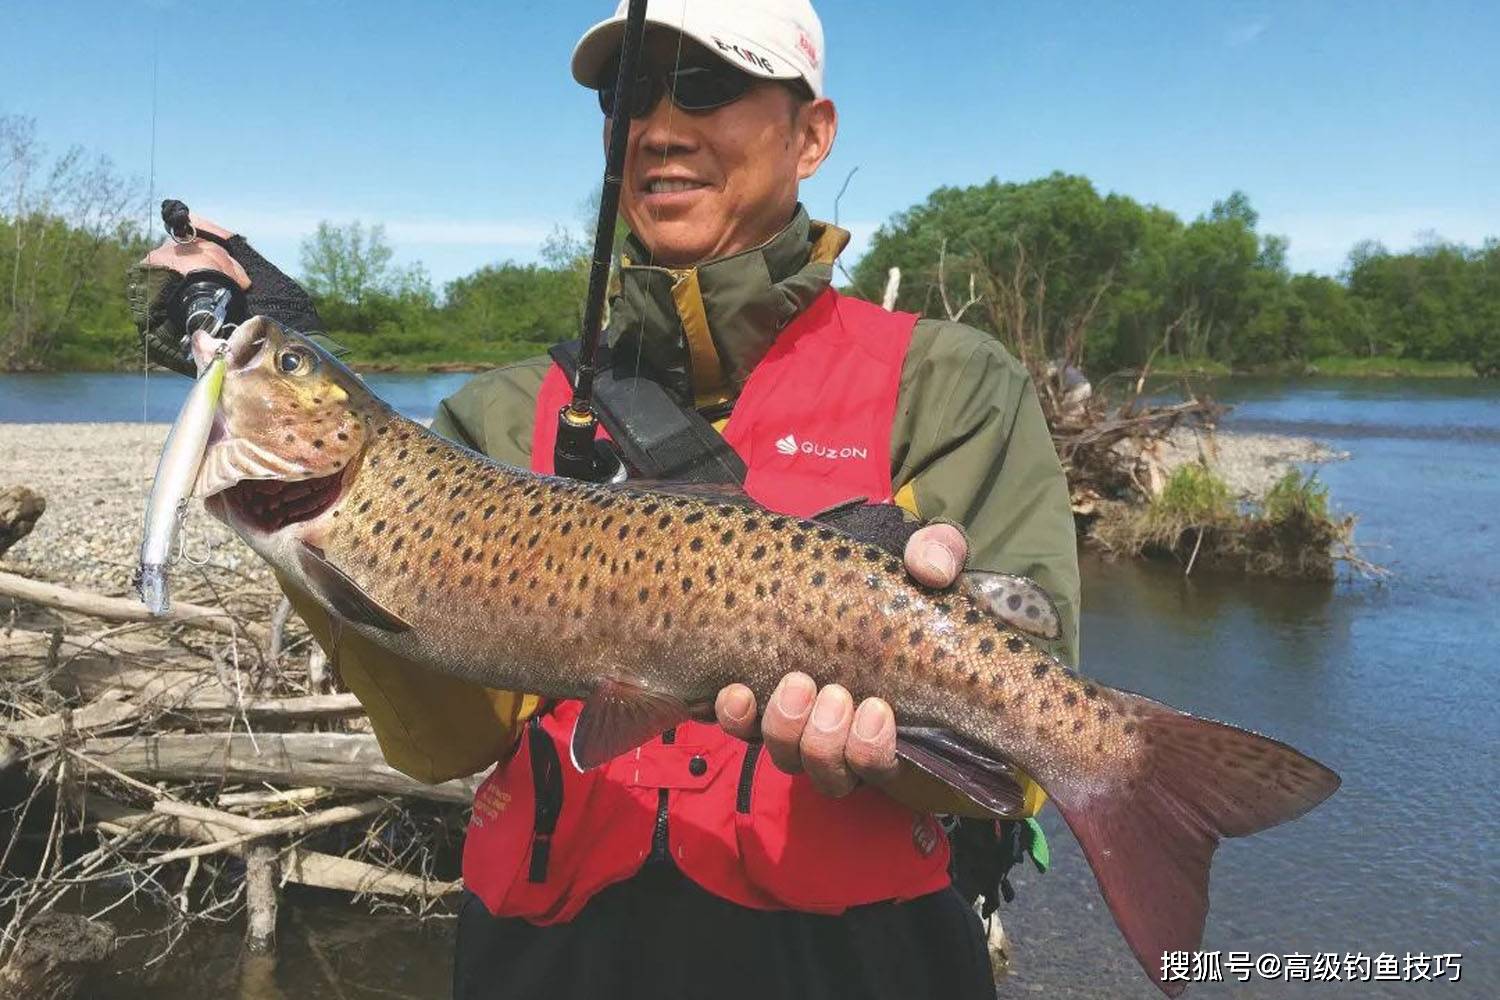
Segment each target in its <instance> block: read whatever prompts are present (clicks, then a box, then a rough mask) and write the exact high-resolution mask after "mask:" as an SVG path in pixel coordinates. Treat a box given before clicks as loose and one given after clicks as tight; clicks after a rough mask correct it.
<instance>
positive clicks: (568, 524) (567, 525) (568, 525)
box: [557, 521, 573, 535]
mask: <svg viewBox="0 0 1500 1000" xmlns="http://www.w3.org/2000/svg"><path fill="white" fill-rule="evenodd" d="M572 530H573V522H572V521H564V522H563V524H562V527H561V528H559V529H557V533H558V534H559V535H566V534H567V533H568V532H570V531H572Z"/></svg>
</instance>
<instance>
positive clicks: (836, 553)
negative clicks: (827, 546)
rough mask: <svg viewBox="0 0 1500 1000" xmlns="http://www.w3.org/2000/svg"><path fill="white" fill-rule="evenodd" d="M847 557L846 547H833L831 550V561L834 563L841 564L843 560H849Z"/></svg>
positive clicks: (847, 547) (848, 552)
mask: <svg viewBox="0 0 1500 1000" xmlns="http://www.w3.org/2000/svg"><path fill="white" fill-rule="evenodd" d="M849 555H850V551H849V546H847V545H839V546H835V548H834V550H833V559H834V561H835V562H843V561H844V560H845V559H848V558H849Z"/></svg>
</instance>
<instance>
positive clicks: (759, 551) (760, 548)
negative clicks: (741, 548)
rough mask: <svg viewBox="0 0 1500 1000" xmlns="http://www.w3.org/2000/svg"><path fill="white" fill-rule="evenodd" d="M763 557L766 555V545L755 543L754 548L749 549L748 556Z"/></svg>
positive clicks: (753, 557)
mask: <svg viewBox="0 0 1500 1000" xmlns="http://www.w3.org/2000/svg"><path fill="white" fill-rule="evenodd" d="M765 557H766V547H765V546H764V545H757V546H756V547H755V548H754V549H752V550H751V551H750V558H751V559H764V558H765Z"/></svg>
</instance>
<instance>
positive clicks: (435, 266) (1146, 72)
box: [0, 0, 1500, 282]
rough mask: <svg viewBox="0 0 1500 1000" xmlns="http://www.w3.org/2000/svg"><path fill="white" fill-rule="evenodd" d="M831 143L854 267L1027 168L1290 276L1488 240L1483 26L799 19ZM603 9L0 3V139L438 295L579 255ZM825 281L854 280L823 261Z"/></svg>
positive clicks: (149, 0) (1466, 13) (1248, 15)
mask: <svg viewBox="0 0 1500 1000" xmlns="http://www.w3.org/2000/svg"><path fill="white" fill-rule="evenodd" d="M817 7H818V9H819V12H820V14H821V16H822V18H823V23H824V30H825V34H826V36H827V40H828V53H827V64H828V67H829V68H828V81H827V85H828V90H829V93H830V95H831V96H833V97H834V98H835V100H836V101H837V102H838V105H839V109H840V116H841V125H840V132H839V137H838V142H837V144H836V146H835V149H834V153H833V155H832V157H831V158H830V159H829V161H828V162H827V164H825V166H824V168H823V171H822V173H821V174H820V175H819V176H818V177H817V178H815V179H814V180H813V181H812V182H811V183H809V184H808V185H807V186H806V187H805V189H804V200H805V201H806V202H807V204H808V206H809V208H810V209H811V210H812V212H813V214H814V215H815V216H818V217H821V218H831V217H832V215H833V210H834V197H835V195H836V194H837V192H838V189H839V186H840V184H841V183H842V182H843V180H844V177H845V176H846V174H847V173H848V172H849V170H850V169H852V168H854V167H856V166H857V167H858V168H859V170H858V173H857V174H856V175H855V176H854V178H853V180H852V182H851V183H850V185H849V189H848V192H847V193H846V194H845V195H844V197H843V199H842V201H841V203H840V205H839V216H840V221H841V223H842V224H844V225H846V226H848V227H849V228H851V229H852V230H853V231H854V233H855V244H854V246H853V247H852V248H851V249H852V251H853V255H857V252H858V250H859V248H860V247H861V246H862V245H863V244H864V242H865V241H866V240H867V239H868V237H869V235H870V233H872V232H873V231H874V229H875V228H876V227H877V226H878V225H879V224H880V223H881V222H883V221H884V220H886V219H888V218H889V217H890V216H891V215H892V214H893V213H896V212H898V211H901V210H902V209H904V208H907V207H909V206H910V205H912V204H915V203H918V202H920V201H921V200H923V199H924V198H925V197H926V196H927V194H928V193H929V192H930V191H931V190H932V189H933V188H935V187H937V186H939V185H943V184H970V183H976V182H981V181H984V180H987V179H988V178H990V177H991V176H997V177H1000V178H1001V179H1004V180H1025V179H1029V178H1033V177H1037V176H1040V175H1044V174H1046V173H1048V172H1050V171H1052V170H1064V171H1069V172H1076V173H1082V174H1086V175H1087V176H1089V177H1091V178H1092V179H1093V180H1094V182H1095V183H1096V184H1097V185H1098V186H1099V187H1100V188H1101V189H1104V190H1113V191H1118V192H1121V193H1124V194H1128V195H1131V196H1133V197H1135V198H1138V199H1141V200H1143V201H1148V202H1155V203H1157V204H1160V205H1162V206H1164V207H1166V208H1169V209H1172V210H1173V211H1176V212H1178V213H1179V214H1181V215H1183V216H1185V217H1192V216H1195V215H1197V214H1198V213H1200V212H1202V211H1204V210H1206V209H1207V208H1208V206H1209V205H1210V204H1211V203H1212V201H1213V200H1214V199H1215V198H1218V197H1222V196H1223V195H1225V194H1227V193H1228V192H1229V191H1231V190H1234V189H1236V188H1239V189H1243V190H1244V191H1246V192H1248V193H1249V195H1250V197H1251V200H1252V203H1253V204H1254V205H1255V207H1256V208H1257V209H1258V210H1259V211H1260V213H1261V220H1262V225H1261V228H1262V230H1263V231H1267V232H1276V233H1281V234H1284V235H1286V236H1288V237H1289V238H1290V239H1291V254H1290V258H1291V262H1292V264H1293V266H1295V267H1298V268H1302V269H1313V270H1320V271H1325V272H1329V273H1332V272H1336V271H1337V270H1338V268H1339V266H1340V264H1341V263H1342V261H1343V258H1344V255H1345V254H1346V253H1347V251H1348V249H1349V247H1350V246H1351V245H1352V244H1353V243H1354V242H1355V241H1356V240H1360V239H1366V238H1373V239H1380V240H1383V241H1385V242H1386V243H1387V244H1388V245H1390V246H1392V247H1393V248H1400V247H1405V246H1409V245H1411V244H1412V243H1413V242H1414V241H1417V240H1419V239H1421V238H1423V234H1428V233H1434V232H1435V233H1437V234H1440V235H1442V236H1444V237H1446V238H1449V239H1454V240H1460V241H1465V242H1470V243H1477V242H1479V241H1480V240H1482V239H1483V238H1484V237H1486V236H1491V235H1493V236H1500V58H1497V57H1496V52H1497V50H1500V4H1494V3H1478V2H1475V3H1457V2H1452V3H1422V4H1418V3H1385V2H1376V0H1365V2H1359V3H1335V2H1329V0H1319V2H1302V3H1202V2H1197V3H1140V4H1124V3H1110V4H1094V3H1079V2H1075V3H1068V4H1053V3H1042V2H1030V3H1016V2H1003V3H996V2H991V3H980V2H969V0H953V2H935V3H899V4H898V3H884V2H882V3H870V2H868V0H866V2H854V0H822V2H820V3H817ZM611 9H612V4H611V0H600V2H595V0H589V2H581V0H554V2H516V0H504V2H491V3H462V4H444V5H437V4H432V5H428V4H422V5H418V4H412V3H392V2H376V0H370V2H364V3H353V2H321V3H311V2H304V3H287V2H260V3H242V4H215V5H207V4H201V3H200V4H186V3H181V2H173V0H125V2H112V3H104V2H99V3H83V2H68V0H59V2H54V3H46V4H40V3H25V4H23V3H21V2H20V0H0V39H4V41H3V42H0V51H3V52H4V59H3V60H0V113H11V114H16V113H19V114H24V115H30V116H33V117H35V118H36V119H37V123H38V127H39V130H40V132H41V135H42V136H43V138H44V139H45V140H46V141H47V142H48V143H49V145H50V146H51V147H52V148H54V149H61V148H63V147H65V146H67V145H70V144H72V143H80V144H83V145H84V146H86V147H88V148H90V149H91V150H95V151H98V152H101V153H105V154H107V155H109V156H110V157H112V158H113V159H114V161H115V162H116V164H117V165H118V166H119V167H120V168H121V169H122V170H123V171H124V172H126V173H129V174H135V175H139V176H140V177H141V178H142V180H143V181H144V180H145V179H146V177H147V175H148V174H149V173H150V167H151V160H152V140H151V119H152V51H153V45H155V44H159V46H160V57H159V60H160V61H159V67H160V68H159V74H160V75H159V81H158V84H157V92H158V97H157V102H156V105H157V112H156V117H157V125H156V139H155V191H156V195H157V197H158V198H160V197H161V196H162V194H163V193H166V194H169V195H172V196H174V197H180V198H182V199H183V200H185V201H187V202H188V203H189V204H190V205H192V206H193V207H194V209H195V210H198V211H202V212H204V213H206V214H209V215H210V216H212V217H215V218H217V219H219V220H220V221H221V222H223V223H225V224H227V225H230V226H232V227H234V228H237V229H239V230H240V231H241V232H244V233H245V234H246V235H248V236H249V237H250V238H251V240H252V241H253V242H255V243H256V244H257V245H258V246H259V247H260V249H261V250H262V252H264V253H266V254H267V255H268V256H270V257H272V259H274V260H277V261H278V262H280V263H282V264H283V266H285V267H287V268H288V269H289V270H293V271H295V270H296V262H297V248H298V245H299V242H300V240H301V238H302V237H303V236H305V235H306V234H307V233H308V232H309V231H310V230H311V229H312V228H313V227H314V226H315V225H316V223H317V221H318V220H319V219H330V220H333V221H339V222H343V221H349V220H353V219H361V220H363V221H365V222H369V223H373V222H383V223H385V225H386V227H387V234H388V236H389V238H390V240H391V242H392V244H393V245H394V246H395V248H396V250H397V252H398V257H399V259H401V260H403V261H413V260H421V261H423V262H424V263H425V264H426V265H427V267H428V269H429V270H430V271H431V272H432V274H433V276H434V278H435V279H437V280H438V281H439V282H441V281H443V280H447V279H450V278H453V277H456V276H458V275H460V274H463V273H466V272H468V271H470V270H472V269H473V268H475V267H477V266H479V265H481V264H484V263H487V262H493V261H498V260H503V259H506V258H512V259H517V260H530V259H534V258H535V255H536V250H537V246H538V244H539V243H540V242H541V240H542V239H543V238H544V237H545V236H546V235H547V233H548V232H549V231H550V230H551V229H552V228H553V227H554V226H556V225H559V224H561V225H564V226H568V227H571V228H573V229H575V230H579V229H581V228H583V227H582V225H581V222H582V220H581V214H582V205H583V203H584V202H585V200H586V198H587V196H588V194H589V191H590V190H591V189H592V187H593V186H594V185H595V184H597V182H598V177H599V174H600V169H601V166H602V153H601V143H600V116H599V114H598V108H597V105H596V104H595V102H594V100H593V98H592V95H590V94H589V93H587V92H586V91H584V90H583V89H581V88H579V87H578V86H576V85H575V84H574V83H573V82H572V79H571V77H570V76H569V75H568V70H567V63H568V56H569V53H570V52H571V49H572V45H573V43H574V42H575V41H576V40H577V38H578V36H579V35H580V34H581V33H582V31H583V30H584V29H585V28H586V27H587V26H588V25H589V24H591V23H592V22H593V21H595V20H597V19H599V18H600V17H603V16H605V15H606V14H607V13H608V12H609V11H610V10H611ZM850 259H852V255H851V258H850Z"/></svg>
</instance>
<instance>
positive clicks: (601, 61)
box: [573, 13, 803, 88]
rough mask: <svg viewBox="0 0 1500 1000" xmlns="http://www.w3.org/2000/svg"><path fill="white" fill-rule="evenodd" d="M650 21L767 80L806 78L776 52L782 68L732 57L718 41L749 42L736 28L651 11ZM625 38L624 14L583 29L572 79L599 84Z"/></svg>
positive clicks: (574, 60) (574, 51)
mask: <svg viewBox="0 0 1500 1000" xmlns="http://www.w3.org/2000/svg"><path fill="white" fill-rule="evenodd" d="M646 23H647V24H648V25H656V26H657V27H660V28H666V29H668V30H669V31H673V32H679V31H680V32H681V33H682V34H684V35H686V36H687V37H689V38H691V39H692V40H693V41H695V42H697V43H698V44H699V45H701V46H703V47H704V48H705V49H707V50H708V51H709V52H711V53H713V54H714V55H717V56H718V57H719V58H720V59H723V60H724V62H726V63H728V64H729V65H730V66H733V67H734V68H735V69H738V70H742V71H744V72H746V73H748V74H750V75H751V76H758V77H760V78H762V79H764V80H800V79H802V78H803V76H802V73H801V71H799V70H798V69H796V68H795V67H793V66H791V65H790V64H788V63H787V62H786V60H784V59H781V58H779V57H776V54H775V53H774V52H772V53H767V55H769V56H771V57H773V58H775V59H776V62H777V63H780V64H782V65H781V67H780V68H779V69H771V70H767V69H764V68H763V67H761V66H758V65H755V64H753V63H751V62H750V61H748V60H744V59H738V58H733V57H732V56H731V55H726V54H725V53H724V52H722V51H721V50H720V46H719V43H720V42H725V43H728V44H730V45H736V44H748V43H746V42H745V41H744V39H742V38H740V37H739V36H737V35H736V34H735V33H734V32H731V31H725V30H724V29H722V28H709V27H708V26H706V25H700V24H695V23H694V22H693V21H692V20H690V19H681V20H676V21H665V20H661V19H659V18H653V17H652V16H651V15H650V13H647V15H646ZM624 38H625V18H623V17H611V18H609V19H608V20H604V21H600V22H599V23H598V24H596V25H594V26H593V27H592V28H590V29H589V30H588V31H586V32H584V35H583V37H582V38H580V39H579V40H578V44H577V45H576V46H575V47H574V49H573V79H575V80H577V81H578V82H579V83H581V84H583V85H584V86H585V87H590V88H592V87H597V86H598V85H599V75H600V74H601V73H603V72H604V68H605V66H607V65H608V64H609V60H610V59H611V58H612V57H613V56H614V54H615V53H616V52H617V51H618V50H619V48H620V46H621V44H623V42H624ZM754 49H755V50H756V51H759V52H765V51H766V50H765V48H764V47H763V46H758V45H757V46H754Z"/></svg>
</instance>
